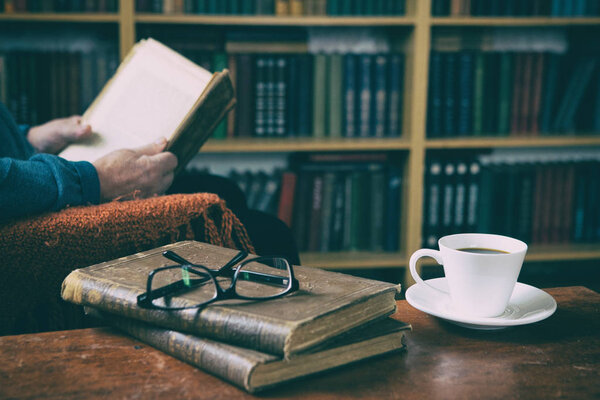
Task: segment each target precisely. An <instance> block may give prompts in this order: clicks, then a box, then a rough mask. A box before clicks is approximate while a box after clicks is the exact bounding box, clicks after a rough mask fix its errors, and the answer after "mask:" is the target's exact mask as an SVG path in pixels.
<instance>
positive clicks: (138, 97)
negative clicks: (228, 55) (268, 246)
mask: <svg viewBox="0 0 600 400" xmlns="http://www.w3.org/2000/svg"><path fill="white" fill-rule="evenodd" d="M234 104H235V96H234V92H233V86H232V84H231V80H230V78H229V72H228V71H227V70H224V71H222V72H217V73H214V74H212V73H211V72H209V71H207V70H205V69H204V68H202V67H200V66H199V65H196V64H194V63H193V62H192V61H190V60H188V59H186V58H185V57H183V56H182V55H180V54H179V53H177V52H175V51H173V50H171V49H170V48H168V47H166V46H164V45H163V44H161V43H159V42H157V41H156V40H154V39H144V40H141V41H140V42H138V43H137V44H136V45H135V46H134V47H133V49H132V50H131V51H130V53H129V54H128V55H127V57H126V58H125V60H124V61H123V62H122V63H121V65H120V66H119V68H118V69H117V72H116V73H115V75H114V76H113V77H112V78H111V79H110V80H109V81H108V82H107V84H106V85H105V86H104V88H103V89H102V91H101V93H100V95H99V96H98V97H97V98H96V99H95V100H94V102H93V103H92V104H91V105H90V107H89V108H88V110H87V111H86V112H85V113H84V115H83V118H82V120H83V123H84V124H89V125H90V126H91V127H92V130H93V132H94V134H93V135H92V137H91V138H90V139H89V140H86V141H85V142H81V143H74V144H71V145H70V146H68V147H67V148H66V149H65V150H64V151H63V152H61V153H60V156H61V157H64V158H67V159H69V160H87V161H94V160H96V159H98V158H99V157H102V156H103V155H105V154H107V153H109V152H111V151H113V150H117V149H122V148H136V147H140V146H143V145H146V144H148V143H151V142H153V141H156V140H158V139H160V138H161V137H166V138H167V139H168V140H169V145H168V148H167V149H168V150H170V151H173V152H174V153H175V154H176V155H177V156H178V158H179V164H180V167H182V166H183V165H184V164H185V163H187V162H188V161H189V158H190V157H189V154H188V153H193V154H195V153H196V152H197V151H198V149H199V148H200V146H202V144H203V143H204V141H206V139H207V138H208V137H209V135H210V134H211V132H212V130H213V129H214V127H215V126H216V125H217V124H218V122H219V121H220V120H221V119H222V118H223V117H224V116H225V114H226V112H227V111H228V110H229V109H231V107H233V105H234ZM183 149H185V152H184V153H185V154H182V152H183ZM193 154H192V156H193Z"/></svg>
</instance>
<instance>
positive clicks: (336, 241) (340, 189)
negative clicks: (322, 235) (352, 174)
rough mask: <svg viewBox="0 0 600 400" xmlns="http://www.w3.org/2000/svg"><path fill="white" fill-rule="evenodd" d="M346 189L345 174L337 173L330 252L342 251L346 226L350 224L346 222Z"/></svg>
mask: <svg viewBox="0 0 600 400" xmlns="http://www.w3.org/2000/svg"><path fill="white" fill-rule="evenodd" d="M344 188H345V176H344V174H343V173H337V174H336V175H335V182H334V188H333V200H332V205H331V207H332V216H331V228H330V232H331V233H330V238H329V251H339V250H342V245H343V235H344V224H345V223H348V220H344V204H345V201H346V197H345V192H344Z"/></svg>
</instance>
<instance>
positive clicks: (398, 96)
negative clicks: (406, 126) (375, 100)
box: [387, 54, 404, 137]
mask: <svg viewBox="0 0 600 400" xmlns="http://www.w3.org/2000/svg"><path fill="white" fill-rule="evenodd" d="M389 64H390V67H389V78H388V81H389V89H388V102H387V107H388V111H387V126H388V130H387V134H388V136H390V137H398V136H400V135H401V133H402V121H403V118H402V113H403V112H404V110H403V108H404V107H403V96H404V54H392V55H390V60H389Z"/></svg>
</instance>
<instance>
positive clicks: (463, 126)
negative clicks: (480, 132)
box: [456, 51, 474, 136]
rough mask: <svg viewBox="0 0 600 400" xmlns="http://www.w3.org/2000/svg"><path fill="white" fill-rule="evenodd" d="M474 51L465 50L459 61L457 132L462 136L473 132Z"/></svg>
mask: <svg viewBox="0 0 600 400" xmlns="http://www.w3.org/2000/svg"><path fill="white" fill-rule="evenodd" d="M473 66H474V62H473V53H472V52H470V51H463V52H461V53H460V54H459V61H458V68H459V69H458V71H459V74H458V113H457V128H456V133H457V134H458V135H460V136H467V135H470V134H471V131H472V125H471V123H472V122H473V116H472V111H473Z"/></svg>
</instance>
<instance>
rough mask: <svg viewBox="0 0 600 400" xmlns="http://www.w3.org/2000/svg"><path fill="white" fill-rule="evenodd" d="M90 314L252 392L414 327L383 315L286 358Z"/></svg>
mask: <svg viewBox="0 0 600 400" xmlns="http://www.w3.org/2000/svg"><path fill="white" fill-rule="evenodd" d="M88 312H89V313H90V314H92V315H94V316H97V317H100V318H102V319H103V320H104V321H106V322H108V324H110V325H112V326H114V327H116V328H118V329H120V330H122V331H124V332H126V333H128V334H129V335H131V336H133V337H135V338H137V339H139V340H141V341H142V342H145V343H147V344H149V345H151V346H153V347H155V348H157V349H159V350H161V351H163V352H165V353H167V354H169V355H172V356H174V357H175V358H178V359H180V360H182V361H185V362H187V363H188V364H191V365H193V366H195V367H198V368H200V369H202V370H204V371H206V372H208V373H211V374H213V375H216V376H218V377H220V378H222V379H225V380H227V381H229V382H231V383H233V384H235V385H237V386H239V387H241V388H242V389H244V390H246V391H248V392H255V391H259V390H263V389H265V388H268V387H271V386H274V385H277V384H279V383H282V382H285V381H289V380H291V379H294V378H299V377H302V376H307V375H310V374H314V373H317V372H321V371H325V370H328V369H332V368H335V367H339V366H342V365H347V364H350V363H353V362H357V361H360V360H365V359H367V358H370V357H374V356H378V355H381V354H385V353H389V352H392V351H397V350H401V349H404V348H405V345H404V334H405V332H406V331H407V330H409V329H410V325H408V324H405V323H404V322H400V321H397V320H395V319H392V318H384V319H381V320H377V321H375V322H372V323H369V324H366V325H363V326H360V327H357V328H355V329H353V330H351V331H349V332H346V333H344V334H341V335H339V336H337V337H334V338H332V339H330V340H329V341H327V342H325V343H323V344H322V345H320V346H317V347H316V348H313V349H311V350H310V351H307V352H303V353H300V354H297V355H295V356H294V357H291V358H290V359H283V358H281V357H278V356H274V355H270V354H265V353H261V352H258V351H254V350H250V349H245V348H242V347H238V346H233V345H230V344H226V343H222V342H218V341H215V340H211V339H206V338H201V337H198V336H194V335H189V334H185V333H181V332H177V331H173V330H168V329H164V328H159V327H156V326H153V325H150V324H147V323H144V322H140V321H136V320H133V319H128V318H123V317H119V316H117V315H114V314H109V313H105V312H101V311H97V310H95V309H88Z"/></svg>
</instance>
